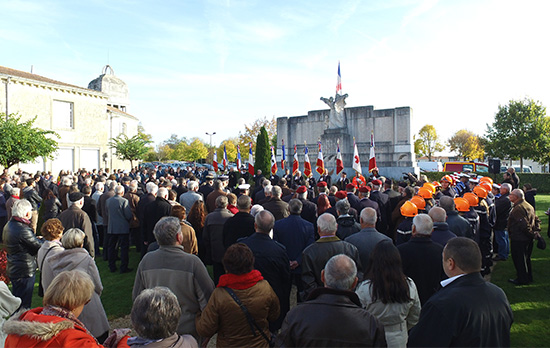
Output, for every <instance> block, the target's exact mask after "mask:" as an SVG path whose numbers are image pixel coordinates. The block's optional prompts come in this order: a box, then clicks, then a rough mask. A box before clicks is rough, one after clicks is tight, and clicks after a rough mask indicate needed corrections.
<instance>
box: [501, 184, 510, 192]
mask: <svg viewBox="0 0 550 348" xmlns="http://www.w3.org/2000/svg"><path fill="white" fill-rule="evenodd" d="M503 187H504V188H505V189H506V190H508V193H510V192H512V185H510V184H509V183H507V182H505V183H504V184H502V185H500V188H503Z"/></svg>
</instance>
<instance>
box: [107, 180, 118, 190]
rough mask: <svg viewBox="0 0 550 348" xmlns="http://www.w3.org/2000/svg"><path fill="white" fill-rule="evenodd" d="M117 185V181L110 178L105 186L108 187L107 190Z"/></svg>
mask: <svg viewBox="0 0 550 348" xmlns="http://www.w3.org/2000/svg"><path fill="white" fill-rule="evenodd" d="M117 185H118V182H116V181H115V180H111V182H109V183H108V184H107V187H109V190H114V189H115V187H116V186H117Z"/></svg>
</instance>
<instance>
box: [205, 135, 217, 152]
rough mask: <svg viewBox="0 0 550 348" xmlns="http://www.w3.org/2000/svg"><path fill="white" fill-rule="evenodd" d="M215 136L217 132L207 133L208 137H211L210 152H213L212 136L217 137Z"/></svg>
mask: <svg viewBox="0 0 550 348" xmlns="http://www.w3.org/2000/svg"><path fill="white" fill-rule="evenodd" d="M215 134H216V132H212V133H208V132H206V135H208V136H210V150H212V136H213V135H215ZM212 156H213V155H212Z"/></svg>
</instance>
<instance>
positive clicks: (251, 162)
mask: <svg viewBox="0 0 550 348" xmlns="http://www.w3.org/2000/svg"><path fill="white" fill-rule="evenodd" d="M248 146H249V149H248V172H249V173H250V175H254V156H252V143H248Z"/></svg>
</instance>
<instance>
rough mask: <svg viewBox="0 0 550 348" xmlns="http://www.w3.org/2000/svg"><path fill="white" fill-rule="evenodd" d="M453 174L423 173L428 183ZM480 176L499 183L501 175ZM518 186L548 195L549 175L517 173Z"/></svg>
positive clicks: (549, 187)
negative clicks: (529, 186)
mask: <svg viewBox="0 0 550 348" xmlns="http://www.w3.org/2000/svg"><path fill="white" fill-rule="evenodd" d="M452 173H454V172H425V173H422V174H425V175H426V176H427V177H428V179H429V180H430V181H435V180H437V181H439V180H441V178H442V177H443V176H444V175H446V174H452ZM477 174H478V175H482V176H489V177H491V178H492V179H493V181H495V182H497V183H501V182H502V180H503V178H502V173H499V174H487V173H477ZM518 176H519V184H520V186H523V184H527V183H530V184H531V185H532V186H533V187H534V188H536V189H537V193H550V174H549V173H518Z"/></svg>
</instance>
